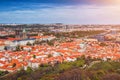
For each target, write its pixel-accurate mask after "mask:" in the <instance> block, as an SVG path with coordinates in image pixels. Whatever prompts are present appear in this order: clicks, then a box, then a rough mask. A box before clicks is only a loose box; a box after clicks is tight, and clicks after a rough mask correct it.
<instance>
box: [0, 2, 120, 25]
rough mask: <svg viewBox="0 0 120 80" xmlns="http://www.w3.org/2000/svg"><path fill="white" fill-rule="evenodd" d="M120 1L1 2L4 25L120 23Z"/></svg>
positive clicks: (1, 15)
mask: <svg viewBox="0 0 120 80" xmlns="http://www.w3.org/2000/svg"><path fill="white" fill-rule="evenodd" d="M119 5H120V0H114V1H113V0H106V1H104V0H52V1H51V0H47V1H45V0H29V1H27V0H20V1H19V0H1V1H0V7H1V8H0V13H1V14H0V24H14V23H16V24H52V23H63V24H117V25H118V24H120V22H119V21H120V17H119V16H120V14H119V12H120V10H119V8H120V6H119Z"/></svg>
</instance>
